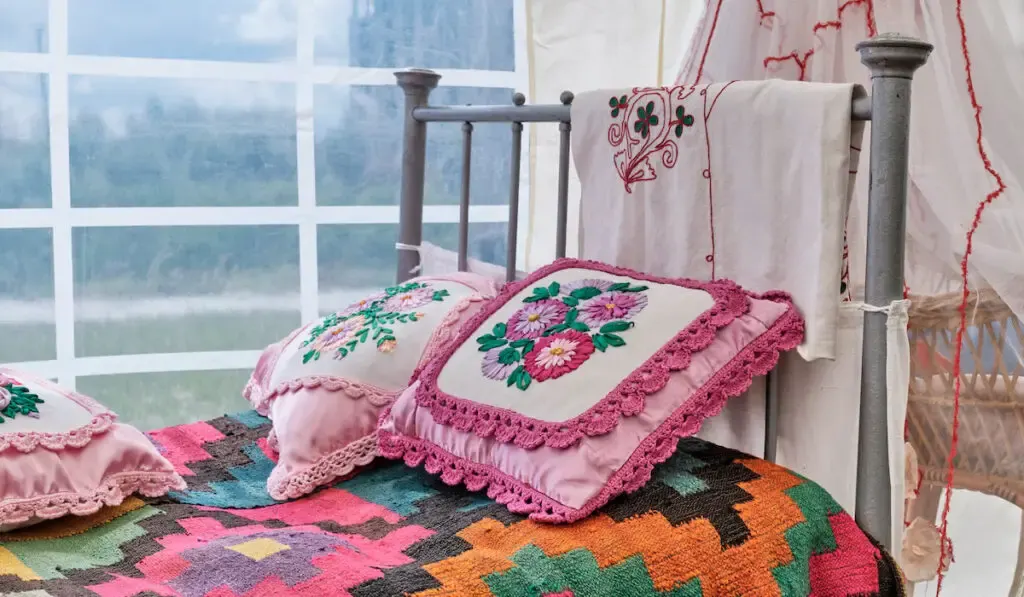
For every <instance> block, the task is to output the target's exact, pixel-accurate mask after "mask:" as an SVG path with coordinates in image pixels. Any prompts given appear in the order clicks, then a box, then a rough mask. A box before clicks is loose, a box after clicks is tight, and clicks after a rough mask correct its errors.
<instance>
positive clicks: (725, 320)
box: [379, 259, 803, 522]
mask: <svg viewBox="0 0 1024 597" xmlns="http://www.w3.org/2000/svg"><path fill="white" fill-rule="evenodd" d="M802 337H803V320H802V319H801V318H800V316H799V314H798V313H797V311H796V310H795V309H794V307H793V304H792V302H791V301H790V299H789V297H788V296H787V295H785V294H783V293H769V294H765V295H760V296H758V295H754V294H752V293H748V292H745V291H744V290H743V289H741V288H740V287H739V286H737V285H736V284H734V283H732V282H729V281H725V280H719V281H716V282H707V283H705V282H698V281H695V280H685V279H676V280H672V279H663V278H655V277H652V276H647V275H643V274H639V273H636V272H633V271H630V270H626V269H621V268H616V267H611V266H607V265H604V264H600V263H594V262H587V261H580V260H574V259H563V260H559V261H556V262H555V263H553V264H551V265H549V266H547V267H545V268H542V269H541V270H538V271H537V272H534V273H533V274H531V275H529V276H528V277H527V278H526V279H525V280H523V281H521V282H514V283H512V284H509V285H507V286H506V287H505V288H504V289H503V290H502V292H501V293H500V294H499V296H498V297H497V298H495V299H494V300H493V301H490V302H489V303H488V304H487V305H486V307H484V308H483V309H481V311H480V312H479V313H477V314H476V315H475V316H474V317H473V319H472V320H469V321H467V322H466V324H465V325H464V326H463V327H462V331H461V332H460V333H459V336H458V338H457V340H456V341H455V342H453V343H451V345H449V346H447V347H446V348H445V349H444V350H443V351H442V352H441V353H440V355H439V356H438V357H437V358H435V359H433V360H432V361H431V362H430V363H428V364H427V365H426V366H425V367H424V369H423V372H422V373H421V375H420V376H419V378H418V381H417V382H416V383H415V384H414V385H413V386H411V387H410V388H409V389H408V390H406V391H405V392H403V393H402V395H401V396H400V397H399V398H398V399H397V401H396V402H395V403H394V405H393V406H392V407H391V408H390V409H388V410H387V411H386V412H385V413H384V414H383V416H382V417H381V422H380V429H379V442H380V446H379V449H380V452H381V454H382V455H384V456H386V457H389V458H404V459H405V462H406V463H408V464H409V465H411V466H416V465H418V464H420V463H424V462H425V466H426V469H427V471H428V472H431V473H434V474H440V476H441V479H442V480H444V481H445V482H446V483H448V484H456V483H460V482H461V483H464V484H465V485H466V487H468V488H469V489H471V490H479V489H483V488H485V487H486V488H487V489H488V495H489V496H490V497H492V498H493V499H496V500H497V501H499V502H501V503H503V504H506V505H507V506H508V508H509V509H510V510H512V511H513V512H518V513H527V514H529V515H530V517H531V518H534V519H536V520H541V521H547V522H571V521H575V520H579V519H581V518H583V517H585V516H587V515H588V514H590V513H591V512H593V511H594V510H595V509H596V508H599V507H600V506H602V505H604V504H605V503H607V502H608V501H609V500H610V499H612V498H613V497H615V496H616V495H619V494H621V493H625V492H630V491H635V490H637V489H639V488H641V487H642V486H643V485H644V484H645V483H646V482H647V481H648V480H649V479H650V476H651V469H652V468H653V466H654V465H655V464H657V463H659V462H663V461H664V460H666V459H667V458H668V457H669V456H671V455H672V453H673V452H674V451H675V447H676V443H677V441H678V439H679V438H680V437H685V436H689V435H693V434H694V433H696V432H697V431H698V430H699V428H700V425H701V422H702V421H703V420H704V419H705V418H707V417H710V416H714V415H716V414H718V413H719V412H720V411H721V409H722V406H723V405H724V403H725V401H726V399H727V398H728V397H731V396H736V395H738V394H741V393H742V392H743V391H744V390H746V388H747V387H749V386H750V383H751V381H752V379H753V378H754V377H755V376H758V375H763V374H765V373H767V372H768V371H769V370H770V369H771V368H772V367H774V365H775V364H776V362H777V361H778V357H779V351H782V350H789V349H792V348H795V347H796V346H797V345H798V344H799V343H800V342H801V340H802Z"/></svg>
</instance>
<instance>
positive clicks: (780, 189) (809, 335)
mask: <svg viewBox="0 0 1024 597" xmlns="http://www.w3.org/2000/svg"><path fill="white" fill-rule="evenodd" d="M860 93H863V90H862V88H860V87H857V86H854V85H844V84H822V83H801V82H794V81H779V80H770V81H737V82H731V83H715V84H711V85H697V86H692V85H680V86H676V87H657V88H633V89H622V90H600V91H591V92H586V93H582V94H580V95H578V96H577V97H576V99H575V101H574V102H573V107H572V128H573V131H572V151H573V158H574V160H575V164H576V168H577V171H578V173H579V177H580V185H581V192H582V200H581V207H580V220H581V228H580V229H581V234H580V237H581V240H580V244H581V246H580V255H581V257H583V258H585V259H595V260H598V261H603V262H606V263H610V264H614V265H618V266H622V267H629V268H633V269H636V270H639V271H643V272H647V273H650V274H655V275H662V276H672V277H691V278H697V279H703V280H708V279H716V278H729V279H732V280H733V281H735V282H737V283H739V284H741V285H743V286H744V287H745V288H748V289H750V290H753V291H767V290H784V291H786V292H789V293H790V294H791V295H792V296H793V299H794V301H795V303H796V306H797V307H798V308H799V310H800V312H801V313H802V314H803V316H804V318H805V319H806V322H807V327H806V335H805V340H804V343H803V344H802V345H801V346H800V348H799V351H800V355H801V356H802V357H803V358H804V359H806V360H814V359H820V358H827V359H832V358H834V357H835V354H836V347H835V345H836V329H837V325H838V307H839V298H840V297H841V296H842V295H843V294H845V293H846V292H847V289H845V288H843V281H842V277H843V264H844V262H845V259H844V255H843V253H844V251H843V249H844V229H845V223H846V215H847V212H848V208H849V205H850V199H851V191H852V187H853V180H854V178H855V176H854V173H855V172H856V170H857V167H856V165H857V156H858V154H859V147H860V143H861V138H862V136H863V130H864V127H863V125H862V124H861V123H853V122H851V119H850V104H851V101H852V99H853V97H854V95H855V94H860Z"/></svg>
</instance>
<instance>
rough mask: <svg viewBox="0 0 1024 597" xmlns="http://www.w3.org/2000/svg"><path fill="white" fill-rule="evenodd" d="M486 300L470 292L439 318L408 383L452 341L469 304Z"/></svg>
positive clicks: (417, 377) (459, 328)
mask: <svg viewBox="0 0 1024 597" xmlns="http://www.w3.org/2000/svg"><path fill="white" fill-rule="evenodd" d="M486 300H488V299H487V298H485V297H484V296H483V295H480V294H471V295H469V296H466V297H463V298H461V299H459V302H457V303H455V306H454V307H452V308H451V310H450V311H448V313H447V314H446V315H445V316H444V319H443V320H441V323H440V324H439V325H438V326H437V329H435V330H434V333H433V334H431V335H430V339H429V340H427V345H426V346H425V347H424V348H423V355H422V356H421V357H420V361H419V364H418V365H417V366H416V370H415V371H413V373H412V375H411V376H410V377H409V383H410V384H412V382H414V381H415V380H417V379H419V376H420V373H421V372H422V371H423V368H424V367H426V366H427V364H428V363H430V362H431V361H432V360H434V359H435V358H437V356H438V355H439V354H441V353H442V352H443V351H444V349H445V348H446V347H447V346H448V344H449V343H450V342H452V341H453V340H454V339H455V337H456V336H457V335H458V333H459V331H460V330H461V329H462V326H461V322H462V316H463V314H464V313H465V312H466V311H467V310H469V308H470V307H471V306H473V305H474V304H476V303H482V302H484V301H486Z"/></svg>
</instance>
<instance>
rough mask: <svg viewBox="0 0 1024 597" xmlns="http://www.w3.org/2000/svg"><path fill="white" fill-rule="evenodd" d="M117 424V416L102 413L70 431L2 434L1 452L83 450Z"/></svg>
mask: <svg viewBox="0 0 1024 597" xmlns="http://www.w3.org/2000/svg"><path fill="white" fill-rule="evenodd" d="M83 397H84V396H83ZM116 422H117V415H116V414H114V413H112V412H110V411H106V412H101V413H98V414H95V415H93V417H92V420H91V421H89V423H88V424H86V425H83V426H82V427H78V428H75V429H72V430H70V431H55V432H47V431H14V432H11V433H3V434H0V452H4V451H5V450H8V449H9V448H14V449H15V450H17V451H19V452H25V453H28V452H31V451H33V450H35V449H36V448H38V447H40V446H41V447H43V448H46V449H47V450H52V451H54V452H58V451H60V450H63V449H65V448H81V447H84V446H85V445H86V444H88V443H89V442H90V441H92V438H93V436H96V435H100V434H102V433H106V432H107V431H108V430H109V429H110V427H111V426H112V425H113V424H114V423H116Z"/></svg>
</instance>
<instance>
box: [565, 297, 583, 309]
mask: <svg viewBox="0 0 1024 597" xmlns="http://www.w3.org/2000/svg"><path fill="white" fill-rule="evenodd" d="M562 302H563V303H565V305H566V306H568V307H576V306H578V305H579V304H580V299H578V298H576V297H574V296H566V297H563V298H562Z"/></svg>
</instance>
